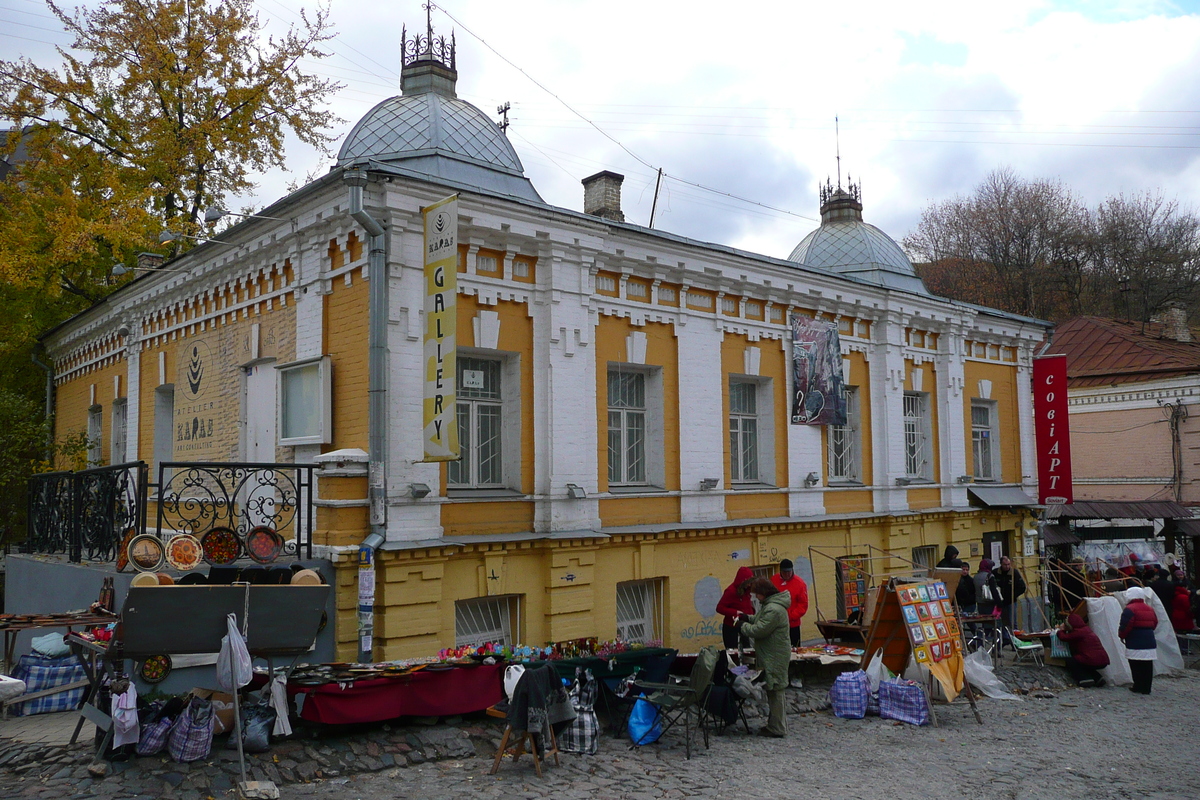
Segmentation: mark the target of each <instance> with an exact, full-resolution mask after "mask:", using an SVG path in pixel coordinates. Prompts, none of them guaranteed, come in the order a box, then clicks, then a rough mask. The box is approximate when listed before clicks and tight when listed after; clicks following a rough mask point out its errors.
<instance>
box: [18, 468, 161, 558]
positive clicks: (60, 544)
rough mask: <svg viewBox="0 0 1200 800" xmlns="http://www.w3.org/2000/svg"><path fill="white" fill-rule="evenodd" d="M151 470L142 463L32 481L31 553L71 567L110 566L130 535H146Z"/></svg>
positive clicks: (26, 548) (27, 542)
mask: <svg viewBox="0 0 1200 800" xmlns="http://www.w3.org/2000/svg"><path fill="white" fill-rule="evenodd" d="M148 474H149V470H148V468H147V467H146V464H145V462H143V461H133V462H130V463H127V464H116V465H114V466H111V467H95V468H93V469H86V470H81V471H79V472H50V473H46V474H44V475H35V476H34V477H33V478H31V479H30V481H29V530H28V535H27V537H26V540H25V545H24V547H23V549H24V551H25V552H27V553H65V554H66V555H67V557H68V558H69V559H70V560H71V561H76V562H79V561H83V560H84V558H85V555H86V558H87V560H89V561H112V560H114V559H116V557H117V551H118V549H119V548H120V546H121V541H122V540H123V539H124V537H125V535H126V533H127V532H128V531H129V530H130V529H133V530H134V531H135V532H136V533H141V532H143V531H144V530H145V529H146V488H147V479H148Z"/></svg>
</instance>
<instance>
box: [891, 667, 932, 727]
mask: <svg viewBox="0 0 1200 800" xmlns="http://www.w3.org/2000/svg"><path fill="white" fill-rule="evenodd" d="M879 716H881V717H883V718H884V719H894V720H899V721H900V722H907V723H910V724H912V725H928V724H929V705H928V704H927V703H926V702H925V690H924V689H922V688H921V685H920V684H918V683H913V682H912V681H906V680H904V679H903V678H894V679H892V680H889V681H880V683H879Z"/></svg>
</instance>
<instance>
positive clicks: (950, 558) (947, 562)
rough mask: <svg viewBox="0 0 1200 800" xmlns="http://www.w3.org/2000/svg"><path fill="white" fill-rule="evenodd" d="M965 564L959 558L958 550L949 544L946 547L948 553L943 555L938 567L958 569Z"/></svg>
mask: <svg viewBox="0 0 1200 800" xmlns="http://www.w3.org/2000/svg"><path fill="white" fill-rule="evenodd" d="M964 563H966V562H964V561H963V560H962V559H961V558H959V557H958V548H957V547H955V546H954V545H952V544H948V545H946V552H945V553H944V554H943V555H942V560H941V561H939V562H938V563H937V566H938V567H949V568H951V569H958V568H959V567H961V566H962V565H963V564H964Z"/></svg>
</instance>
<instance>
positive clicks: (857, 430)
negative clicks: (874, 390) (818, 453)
mask: <svg viewBox="0 0 1200 800" xmlns="http://www.w3.org/2000/svg"><path fill="white" fill-rule="evenodd" d="M844 388H845V391H846V424H845V425H844V426H841V425H830V426H829V429H828V437H827V438H828V441H827V443H826V446H827V448H828V452H827V454H826V456H827V457H826V460H825V468H826V470H827V474H828V476H829V477H828V482H829V483H831V484H854V485H860V486H861V485H862V483H863V479H862V475H863V468H862V404H861V399H862V397H861V395H860V394H859V390H858V387H857V386H846V387H844ZM840 427H845V428H847V429H849V431H850V432H851V436H852V439H851V442H850V456H849V459H848V461H849V463H850V464H851V465H852V466H853V471H854V475H852V476H851V475H844V474H835V473H834V470H833V465H834V457H833V455H834V450H833V433H834V428H840Z"/></svg>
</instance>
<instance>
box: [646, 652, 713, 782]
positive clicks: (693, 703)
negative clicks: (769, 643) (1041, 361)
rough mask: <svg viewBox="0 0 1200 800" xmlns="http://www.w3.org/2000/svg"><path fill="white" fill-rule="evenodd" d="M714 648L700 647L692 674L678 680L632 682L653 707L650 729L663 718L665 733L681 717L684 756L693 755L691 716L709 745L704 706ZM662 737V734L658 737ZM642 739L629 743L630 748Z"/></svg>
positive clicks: (663, 730)
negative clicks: (683, 679) (672, 681)
mask: <svg viewBox="0 0 1200 800" xmlns="http://www.w3.org/2000/svg"><path fill="white" fill-rule="evenodd" d="M717 656H718V651H717V648H715V647H713V646H712V645H709V646H708V647H705V648H703V649H701V650H700V653H699V655H697V656H696V663H695V665H694V666H693V667H692V674H691V676H690V677H689V678H688V679H687V680H686V681H683V682H681V683H643V682H640V681H636V682H634V687H635V689H636V690H637V691H638V692H639V693H645V695H646V697H645V700H646V702H647V703H649V704H650V705H651V706H653V707H654V713H655V724H654V725H651V730H653V728H654V727H655V726H656V725H657V724H658V721H659V720H661V721H662V734H661V736H666V735H667V732H668V731H670V730H671V728H673V727H675V725H676V723H678V722H679V721H680V720H683V729H684V734H683V736H684V739H683V741H684V750H685V752H686V753H687V757H688V758H689V759H690V758H691V757H692V716H693V715H695V717H696V725H697V727H699V728H700V732H701V734H702V735H703V736H704V747H705V748H706V749H707V748H708V716H709V714H708V710H707V708H706V706H705V704H706V702H707V701H708V693H709V690H710V689H711V688H712V679H713V673H714V672H715V671H716V669H717ZM660 741H661V737H660ZM639 744H641V742H637V741H635V742H633V743H631V744H630V745H629V749H630V750H632V749H633V748H634V747H637V746H638V745H639Z"/></svg>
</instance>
